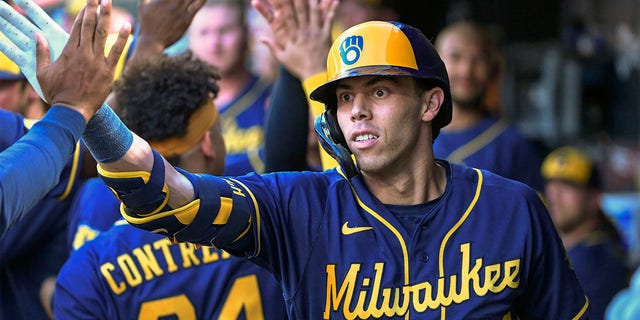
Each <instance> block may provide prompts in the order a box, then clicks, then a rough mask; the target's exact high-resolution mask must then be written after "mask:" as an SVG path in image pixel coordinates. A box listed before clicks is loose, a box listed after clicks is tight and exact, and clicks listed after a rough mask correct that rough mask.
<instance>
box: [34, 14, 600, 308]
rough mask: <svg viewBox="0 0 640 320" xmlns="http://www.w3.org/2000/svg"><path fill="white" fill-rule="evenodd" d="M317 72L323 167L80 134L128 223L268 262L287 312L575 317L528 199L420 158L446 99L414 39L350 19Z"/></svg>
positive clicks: (578, 293) (417, 35) (536, 202)
mask: <svg viewBox="0 0 640 320" xmlns="http://www.w3.org/2000/svg"><path fill="white" fill-rule="evenodd" d="M278 9H280V8H279V7H276V10H278ZM283 16H284V15H282V14H276V15H274V17H273V18H274V19H275V20H277V19H282V18H283ZM270 23H272V22H270ZM327 74H328V81H327V82H326V83H325V84H324V85H322V86H321V87H319V88H317V89H316V90H315V91H314V92H313V93H312V98H313V99H317V100H320V101H322V102H324V103H325V104H326V108H327V110H326V112H325V113H323V114H322V116H321V117H320V118H318V119H317V121H316V130H317V132H318V134H319V135H320V137H321V143H322V144H323V146H325V147H326V148H327V149H328V150H329V152H330V153H331V154H333V155H334V156H335V157H336V158H337V159H338V162H339V163H340V167H339V168H337V169H335V170H329V171H324V172H297V173H296V172H285V173H272V174H265V175H258V174H248V175H246V176H241V177H236V178H232V177H226V178H225V177H214V176H210V175H202V174H191V173H188V172H186V171H182V170H176V169H175V168H174V167H172V166H171V165H169V164H168V163H167V162H165V160H164V159H163V158H162V156H161V155H160V154H159V153H157V152H156V151H153V149H152V148H151V147H150V146H149V145H148V143H146V142H145V141H144V140H143V139H141V138H140V137H138V136H137V135H135V134H133V133H132V132H130V131H129V132H128V131H126V130H112V131H111V133H110V134H109V136H108V137H107V138H105V137H100V138H96V137H93V136H91V135H87V134H85V135H84V138H85V141H87V145H88V147H89V148H90V149H91V150H93V151H94V152H93V153H94V155H95V156H96V158H97V160H98V162H99V166H100V172H101V177H102V179H103V180H104V181H105V182H106V183H107V185H109V186H110V187H111V188H113V189H114V190H115V191H116V193H117V194H118V196H119V199H121V200H122V202H123V208H122V210H121V211H122V214H123V215H124V216H125V218H126V219H127V221H128V222H129V223H130V224H132V225H135V226H137V227H140V228H143V229H146V230H149V231H154V232H156V233H159V234H162V235H165V236H167V237H169V238H170V239H172V240H175V241H178V242H190V243H199V244H203V245H215V246H216V247H219V248H224V249H225V251H227V252H230V253H232V254H234V255H238V256H244V257H247V258H249V259H250V260H251V261H253V262H254V263H256V264H258V265H261V266H263V267H265V268H267V269H268V270H269V271H271V272H272V273H273V274H274V275H275V277H276V278H277V279H278V281H279V282H280V283H281V286H282V289H283V294H284V297H285V301H286V303H287V310H288V314H289V317H291V318H300V319H318V318H320V319H330V318H345V319H355V318H361V319H362V318H364V319H366V318H374V319H375V318H378V319H379V318H397V319H410V318H412V319H469V318H489V319H491V318H494V319H510V318H516V317H518V318H522V319H581V318H585V313H586V311H587V309H588V306H589V303H588V300H587V299H586V297H585V296H584V293H583V291H582V289H581V287H580V285H579V283H578V280H577V279H576V276H575V273H574V272H573V270H572V269H571V267H570V264H569V262H568V260H567V259H566V254H565V251H564V249H563V247H562V243H561V242H560V239H559V237H558V235H557V233H556V232H555V230H554V228H553V224H552V222H551V220H550V218H549V216H548V212H547V211H546V208H545V207H544V205H543V204H542V202H541V200H540V198H539V197H538V196H537V194H536V192H535V191H534V190H533V189H531V188H529V187H527V186H526V185H524V184H522V183H518V182H515V181H512V180H507V179H504V178H502V177H500V176H497V175H495V174H492V173H490V172H488V171H483V170H478V169H471V168H468V167H464V166H461V165H456V164H452V163H449V162H447V161H443V160H436V159H434V156H433V150H432V142H433V139H435V138H436V137H437V135H438V133H439V130H440V128H442V127H443V126H444V125H446V124H447V123H448V122H449V121H450V118H451V98H450V95H449V85H448V78H447V73H446V69H445V67H444V64H443V63H442V61H441V60H440V58H439V56H438V54H437V52H436V51H435V49H434V48H433V46H432V45H431V43H430V42H429V41H428V40H427V39H426V37H425V36H424V35H423V34H422V33H421V32H420V31H418V30H417V29H415V28H413V27H410V26H408V25H405V24H401V23H394V22H381V21H372V22H367V23H363V24H360V25H356V26H354V27H352V28H350V29H348V30H346V31H345V32H344V33H343V34H341V36H339V37H338V38H337V39H336V41H335V42H334V45H333V46H332V47H331V49H330V52H329V56H328V59H327ZM45 80H46V79H45ZM40 84H41V85H42V86H43V87H46V88H49V87H50V86H51V85H52V83H51V82H48V81H42V82H41V83H40ZM84 99H86V98H84V97H83V95H81V94H80V95H77V96H75V97H73V99H72V100H71V101H72V102H73V101H84ZM92 125H93V126H96V127H109V128H124V125H123V124H122V123H121V122H119V121H118V120H117V119H116V118H110V119H103V121H101V122H100V123H95V122H94V123H93V124H92ZM97 144H102V145H101V146H99V145H97ZM114 148H115V149H121V148H124V149H125V150H127V151H126V153H124V154H123V155H122V154H116V153H115V152H113V151H110V150H114ZM163 190H164V191H163Z"/></svg>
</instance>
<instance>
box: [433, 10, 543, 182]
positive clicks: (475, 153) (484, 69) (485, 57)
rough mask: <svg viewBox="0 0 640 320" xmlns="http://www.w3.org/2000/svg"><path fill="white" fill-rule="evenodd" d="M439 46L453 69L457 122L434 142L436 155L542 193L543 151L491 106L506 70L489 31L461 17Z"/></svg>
mask: <svg viewBox="0 0 640 320" xmlns="http://www.w3.org/2000/svg"><path fill="white" fill-rule="evenodd" d="M435 46H436V49H437V50H438V52H439V53H440V55H441V56H442V60H443V61H444V63H445V65H446V67H447V72H448V74H449V79H450V83H451V97H452V99H453V118H452V120H451V123H450V124H449V125H447V126H446V127H444V128H442V132H441V133H440V136H439V137H438V139H437V140H436V141H435V142H434V145H433V148H434V152H435V155H436V157H437V158H440V159H446V160H448V161H451V162H455V163H461V164H465V165H468V166H471V167H476V168H480V169H487V170H490V171H492V172H494V173H497V174H499V175H501V176H504V177H506V178H510V179H513V180H517V181H520V182H523V183H526V184H528V185H529V186H530V187H532V188H534V189H536V190H538V191H541V190H542V185H543V183H542V177H541V176H540V171H539V170H538V168H540V164H541V161H542V156H541V154H540V152H539V151H538V149H537V148H536V147H535V145H534V144H533V143H532V142H531V141H529V140H528V139H527V138H526V137H525V136H523V135H522V134H521V133H520V132H519V131H518V130H517V129H516V128H515V127H514V126H512V125H511V124H510V123H508V122H507V121H506V120H505V119H502V118H501V117H499V116H497V115H495V114H492V113H491V112H490V111H489V108H488V107H487V105H486V104H485V101H486V100H485V98H486V95H487V93H488V91H489V89H490V88H491V86H492V84H493V83H494V82H495V81H496V80H497V79H498V78H499V76H500V74H501V72H502V68H501V61H500V58H499V57H500V55H499V52H498V49H497V47H496V45H495V43H494V41H493V39H492V38H491V37H490V35H489V33H488V32H487V31H486V30H485V29H484V28H483V27H482V26H480V25H478V24H476V23H473V22H470V21H458V22H454V23H453V24H450V25H448V26H447V27H445V28H444V29H443V30H442V31H441V32H440V33H439V34H438V37H437V38H436V42H435Z"/></svg>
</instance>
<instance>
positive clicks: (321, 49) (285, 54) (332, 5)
mask: <svg viewBox="0 0 640 320" xmlns="http://www.w3.org/2000/svg"><path fill="white" fill-rule="evenodd" d="M338 3H339V1H338V0H253V1H252V2H251V4H252V5H253V7H254V8H255V9H256V10H258V12H260V14H261V15H262V16H263V17H264V18H265V19H266V20H267V22H268V23H269V26H270V27H271V31H272V32H273V38H264V39H261V41H262V42H263V43H265V44H266V45H267V46H268V47H269V49H270V50H271V53H272V54H273V55H274V56H275V57H276V59H277V60H278V62H280V63H281V64H283V65H284V66H285V67H286V68H287V70H289V72H291V74H293V75H295V76H296V77H298V79H305V78H307V77H310V76H312V75H314V74H316V73H319V72H323V71H325V69H326V64H325V63H326V60H327V53H328V52H329V48H330V47H331V23H332V21H333V17H334V14H335V11H336V7H337V6H338Z"/></svg>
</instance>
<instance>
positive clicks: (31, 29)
mask: <svg viewBox="0 0 640 320" xmlns="http://www.w3.org/2000/svg"><path fill="white" fill-rule="evenodd" d="M0 16H2V17H3V18H4V19H3V24H2V29H1V30H2V32H3V33H4V34H5V35H6V36H7V37H9V39H11V41H13V42H14V43H15V44H16V45H17V46H19V47H20V48H22V49H26V48H28V47H29V45H33V44H34V43H33V41H34V40H33V39H34V38H33V34H34V33H35V32H36V31H38V28H36V26H34V25H33V23H31V22H30V21H29V20H28V19H27V18H25V17H24V16H22V15H21V14H20V13H18V12H17V11H16V10H15V9H14V8H12V7H11V6H10V5H8V4H7V3H6V2H4V1H2V2H0Z"/></svg>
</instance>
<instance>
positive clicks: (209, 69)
mask: <svg viewBox="0 0 640 320" xmlns="http://www.w3.org/2000/svg"><path fill="white" fill-rule="evenodd" d="M171 1H174V0H164V2H165V3H167V4H170V3H171ZM145 58H146V59H144V60H137V61H135V60H134V61H130V62H129V65H128V66H127V69H126V70H125V72H124V73H123V75H122V77H120V79H118V81H117V82H116V83H115V85H114V91H113V93H114V95H115V98H114V99H113V103H115V104H117V106H118V109H119V110H120V111H121V113H122V114H123V115H124V116H123V119H124V121H125V122H126V123H127V124H128V125H130V127H131V129H133V130H134V131H135V132H138V133H139V134H140V135H141V136H143V137H145V138H147V139H150V141H151V143H152V145H153V147H154V148H155V149H157V150H160V152H161V153H162V154H163V155H164V156H166V157H167V158H168V159H172V163H174V164H175V165H177V166H180V167H181V168H183V169H185V170H190V171H192V172H202V173H209V174H221V173H222V171H223V170H224V160H225V148H224V140H223V139H222V133H221V130H220V117H219V114H218V110H217V109H216V107H215V105H214V104H213V98H215V94H216V92H217V90H218V87H217V86H216V81H217V78H218V77H219V76H218V75H217V73H216V72H215V69H214V67H213V66H210V65H208V64H206V63H204V62H203V61H201V60H199V59H197V58H195V57H193V56H192V54H191V53H190V52H185V53H182V54H179V55H176V56H173V57H169V56H164V55H156V56H152V57H148V56H147V57H145ZM150 93H151V94H150ZM150 106H153V107H150ZM119 206H120V202H119V201H118V200H117V199H116V197H115V196H114V195H113V193H112V192H111V190H109V188H107V186H105V185H104V183H103V182H102V181H101V180H100V179H98V178H95V179H91V180H89V181H88V182H87V183H85V185H84V186H83V188H82V189H81V190H80V191H79V193H78V196H77V197H76V199H75V201H74V206H73V211H72V213H71V214H70V215H71V219H72V220H71V225H70V231H71V232H74V233H75V238H74V240H73V249H77V251H75V252H74V253H73V254H72V255H71V257H70V259H69V260H68V261H67V263H66V264H65V265H64V267H63V268H62V270H61V271H60V274H59V275H58V278H57V283H56V290H55V297H54V299H53V301H54V302H55V303H53V307H54V313H55V316H56V318H57V319H79V318H82V319H87V318H92V319H130V318H132V317H133V318H137V319H157V318H161V317H172V316H176V317H178V318H180V319H192V318H193V319H245V318H246V319H274V320H281V319H283V318H286V311H285V304H284V300H283V298H282V291H281V290H280V286H279V285H278V284H277V283H276V281H275V279H274V278H273V275H271V274H270V273H268V272H267V271H266V270H264V269H263V268H261V267H259V266H256V265H255V264H253V263H250V262H248V261H247V260H245V259H241V258H238V257H234V256H231V255H230V254H228V253H226V252H224V251H222V250H218V249H215V248H213V247H200V248H197V247H195V246H194V245H192V244H188V243H180V244H178V245H171V243H170V242H169V241H168V240H167V238H166V237H163V236H161V235H157V234H153V233H150V232H145V231H144V230H140V229H137V228H134V227H132V226H131V225H129V224H127V223H126V222H125V221H123V220H118V217H120V218H122V217H121V216H120V215H119V212H120V211H119ZM116 220H117V222H116ZM114 222H115V224H114ZM105 225H113V226H112V227H111V228H109V229H108V230H105V229H104V228H102V230H101V227H102V226H105ZM96 235H97V237H96ZM92 237H95V239H93V240H91V241H89V242H86V243H83V242H84V241H85V240H89V239H91V238H92ZM80 246H81V247H80ZM78 247H79V248H78ZM243 317H244V318H243Z"/></svg>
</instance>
